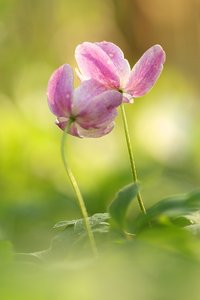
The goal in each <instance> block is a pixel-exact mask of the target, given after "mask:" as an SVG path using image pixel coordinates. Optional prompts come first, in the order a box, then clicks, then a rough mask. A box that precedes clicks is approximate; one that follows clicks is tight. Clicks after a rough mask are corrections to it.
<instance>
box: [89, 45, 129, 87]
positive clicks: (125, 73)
mask: <svg viewBox="0 0 200 300" xmlns="http://www.w3.org/2000/svg"><path fill="white" fill-rule="evenodd" d="M95 44H96V45H97V46H99V47H100V48H101V49H102V50H103V51H104V52H105V53H106V54H107V55H108V56H109V58H110V59H111V60H112V62H113V64H114V65H115V67H116V70H117V73H118V75H119V78H120V88H123V87H124V85H125V83H126V82H127V80H128V78H129V75H130V71H131V69H130V65H129V62H128V61H127V59H125V58H124V53H123V52H122V50H121V49H120V48H119V47H118V46H116V45H115V44H113V43H110V42H106V41H104V42H98V43H95Z"/></svg>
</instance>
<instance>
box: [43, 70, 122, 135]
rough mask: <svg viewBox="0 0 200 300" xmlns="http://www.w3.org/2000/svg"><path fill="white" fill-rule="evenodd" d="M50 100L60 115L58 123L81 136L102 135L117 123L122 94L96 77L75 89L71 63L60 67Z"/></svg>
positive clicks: (49, 85) (73, 133)
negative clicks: (103, 84)
mask: <svg viewBox="0 0 200 300" xmlns="http://www.w3.org/2000/svg"><path fill="white" fill-rule="evenodd" d="M47 96H48V103H49V107H50V109H51V111H52V112H53V114H54V115H56V117H57V121H56V124H57V125H58V126H59V127H60V128H61V129H63V130H64V129H65V127H66V126H67V125H70V124H71V125H70V126H69V127H70V128H69V131H68V132H69V133H70V134H71V135H74V136H78V137H101V136H103V135H105V134H107V133H109V132H110V131H111V130H112V129H113V127H114V119H115V117H116V115H117V110H116V108H117V106H119V105H120V104H121V102H122V95H121V94H120V93H119V92H117V91H115V90H106V88H105V87H104V86H102V85H101V84H100V83H99V82H97V81H95V80H94V79H91V80H87V81H84V82H83V83H81V85H80V86H79V87H78V88H76V89H75V90H74V89H73V71H72V69H71V67H70V66H69V65H63V66H61V67H60V68H58V69H57V70H56V71H55V72H54V73H53V74H52V76H51V78H50V80H49V83H48V91H47ZM69 122H70V123H69Z"/></svg>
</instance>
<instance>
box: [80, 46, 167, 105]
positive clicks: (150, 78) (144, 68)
mask: <svg viewBox="0 0 200 300" xmlns="http://www.w3.org/2000/svg"><path fill="white" fill-rule="evenodd" d="M75 58H76V61H77V64H78V67H79V70H77V74H78V76H79V78H80V79H81V80H88V79H90V78H93V79H95V80H97V81H99V82H100V83H101V84H103V85H104V86H105V87H106V88H107V89H116V90H119V91H120V92H122V93H123V96H124V99H123V101H125V102H130V100H131V99H132V98H137V97H141V96H143V95H145V94H146V93H147V92H148V91H149V90H150V89H151V88H152V87H153V85H154V84H155V82H156V80H157V79H158V77H159V75H160V73H161V72H162V69H163V63H164V62H165V52H164V50H163V49H162V47H161V46H160V45H154V46H153V47H151V48H149V49H148V50H147V51H146V52H145V53H144V54H143V56H142V57H141V58H140V59H139V60H138V62H137V63H136V64H135V66H134V67H133V69H132V70H131V69H130V65H129V63H128V61H127V60H126V59H125V58H124V54H123V52H122V51H121V49H120V48H119V47H117V46H116V45H115V44H113V43H110V42H99V43H88V42H84V43H82V44H80V45H78V46H77V48H76V50H75Z"/></svg>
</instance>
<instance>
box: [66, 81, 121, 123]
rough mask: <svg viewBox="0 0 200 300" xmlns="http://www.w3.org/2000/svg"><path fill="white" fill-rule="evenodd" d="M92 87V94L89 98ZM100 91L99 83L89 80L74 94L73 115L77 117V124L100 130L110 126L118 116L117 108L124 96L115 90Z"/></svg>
mask: <svg viewBox="0 0 200 300" xmlns="http://www.w3.org/2000/svg"><path fill="white" fill-rule="evenodd" d="M95 85H96V90H95ZM90 87H91V92H92V93H91V94H90V97H87V91H88V90H89V88H90ZM80 90H81V91H82V93H81V92H80ZM100 90H101V88H100V87H99V83H97V82H96V81H94V80H88V81H85V82H84V83H82V85H81V86H80V87H79V88H78V89H76V90H75V92H74V102H73V109H72V114H73V115H74V116H75V117H76V122H77V123H79V124H80V126H81V127H83V128H85V129H89V128H100V127H101V126H102V124H104V126H105V123H106V125H108V124H109V123H111V122H112V121H113V120H114V118H115V117H116V115H117V111H116V107H118V106H119V105H120V104H121V102H122V94H121V93H119V92H117V91H115V90H108V91H103V92H101V93H100ZM95 93H96V95H95Z"/></svg>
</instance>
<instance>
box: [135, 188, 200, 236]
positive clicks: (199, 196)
mask: <svg viewBox="0 0 200 300" xmlns="http://www.w3.org/2000/svg"><path fill="white" fill-rule="evenodd" d="M199 210H200V190H197V191H194V192H192V193H188V194H184V195H177V196H173V197H169V198H166V199H163V200H161V201H160V202H158V203H156V204H155V205H153V206H152V207H150V208H149V209H148V210H147V215H146V216H142V215H141V216H139V217H138V218H137V219H136V221H135V223H134V224H133V226H134V228H135V230H136V231H140V230H142V229H143V228H146V227H147V226H148V224H149V223H151V224H152V225H153V224H155V223H156V224H157V225H158V224H160V225H170V224H171V225H172V224H174V225H177V226H179V227H184V226H186V225H189V224H192V223H193V221H194V220H196V221H197V220H199V219H200V215H199V213H197V212H198V211H199ZM194 213H195V214H194ZM192 220H193V221H192Z"/></svg>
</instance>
